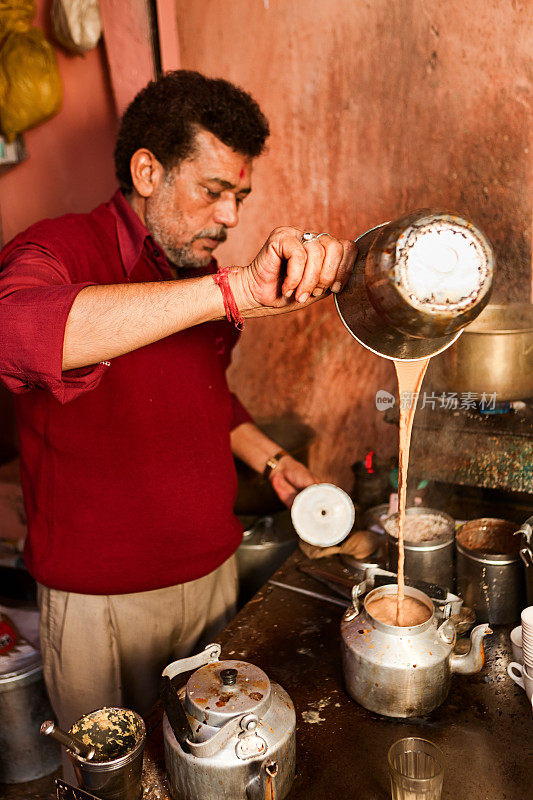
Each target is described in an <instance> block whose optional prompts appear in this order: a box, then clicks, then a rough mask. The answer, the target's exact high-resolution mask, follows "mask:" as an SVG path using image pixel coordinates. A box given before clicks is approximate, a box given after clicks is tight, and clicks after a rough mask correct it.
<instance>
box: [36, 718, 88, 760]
mask: <svg viewBox="0 0 533 800" xmlns="http://www.w3.org/2000/svg"><path fill="white" fill-rule="evenodd" d="M41 734H42V735H43V736H51V737H52V739H55V740H56V742H59V744H62V745H63V747H66V748H67V750H70V751H71V752H72V753H73V754H74V755H75V756H79V757H80V758H84V759H85V760H86V761H90V760H91V759H92V758H94V755H95V752H96V751H95V749H94V747H91V746H90V745H87V744H84V743H83V742H81V741H80V740H79V739H77V738H76V736H72V734H71V733H66V732H65V731H63V730H61V728H59V727H58V726H57V725H56V724H55V722H54V721H53V720H52V719H47V720H46V721H45V722H43V724H42V725H41Z"/></svg>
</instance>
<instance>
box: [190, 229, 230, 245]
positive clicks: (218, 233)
mask: <svg viewBox="0 0 533 800" xmlns="http://www.w3.org/2000/svg"><path fill="white" fill-rule="evenodd" d="M227 238H228V231H227V229H226V228H219V229H217V230H214V229H213V228H211V229H209V228H206V229H205V230H203V231H200V233H197V234H196V236H193V239H192V241H193V242H194V241H195V240H196V239H216V241H217V242H225V241H226V239H227Z"/></svg>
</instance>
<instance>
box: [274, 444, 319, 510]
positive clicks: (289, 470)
mask: <svg viewBox="0 0 533 800" xmlns="http://www.w3.org/2000/svg"><path fill="white" fill-rule="evenodd" d="M269 480H270V483H271V484H272V488H273V489H274V491H275V492H276V494H277V495H278V497H279V499H280V500H281V501H282V503H285V505H286V506H287V507H288V508H290V507H291V506H292V504H293V502H294V498H295V497H296V495H297V494H298V493H299V492H301V490H302V489H305V487H306V486H311V485H312V484H313V483H318V480H317V479H316V478H315V476H314V475H313V473H312V472H311V471H310V470H309V469H308V468H307V467H306V466H305V465H304V464H302V463H301V462H300V461H296V459H295V458H293V457H292V456H290V455H285V456H283V458H281V459H280V460H279V463H278V466H277V467H276V469H275V470H274V471H273V472H272V473H271V475H270V477H269Z"/></svg>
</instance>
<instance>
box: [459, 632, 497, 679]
mask: <svg viewBox="0 0 533 800" xmlns="http://www.w3.org/2000/svg"><path fill="white" fill-rule="evenodd" d="M488 633H492V631H491V629H490V628H489V626H488V625H487V624H486V623H485V624H483V625H476V627H475V628H474V629H473V631H472V633H471V634H470V650H469V651H468V653H465V654H464V655H456V654H455V653H452V655H451V656H450V669H451V671H452V672H458V673H459V674H461V675H473V674H474V673H475V672H479V671H480V670H481V669H482V668H483V665H484V663H485V652H484V649H483V638H484V637H485V636H486V635H487V634H488Z"/></svg>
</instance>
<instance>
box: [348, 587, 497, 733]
mask: <svg viewBox="0 0 533 800" xmlns="http://www.w3.org/2000/svg"><path fill="white" fill-rule="evenodd" d="M397 591H398V589H397V586H396V585H391V584H389V585H387V586H381V587H379V588H378V589H374V590H372V591H371V592H369V593H368V595H367V596H366V598H365V601H364V604H363V607H362V608H361V606H360V605H359V601H358V600H357V599H355V601H354V606H353V607H350V608H348V609H347V611H346V612H345V614H344V616H343V619H342V622H341V636H342V664H343V672H344V680H345V683H346V689H347V691H348V694H349V695H350V696H351V697H352V698H353V699H354V700H355V701H356V702H358V703H359V704H360V705H362V706H363V707H364V708H368V709H369V710H370V711H375V712H377V713H378V714H383V715H384V716H386V717H419V716H424V715H425V714H429V712H430V711H432V710H433V709H434V708H436V707H437V706H439V705H440V704H441V703H442V702H443V701H444V700H445V699H446V697H447V695H448V692H449V690H450V683H451V676H452V673H454V672H459V673H461V674H463V675H471V674H473V673H475V672H479V671H480V670H481V668H482V667H483V664H484V652H483V637H484V636H485V635H486V634H487V633H492V631H491V630H490V628H489V626H488V625H478V626H477V627H475V628H474V629H473V630H472V633H471V637H470V650H469V652H468V653H467V654H465V655H457V654H455V653H454V652H453V651H454V646H455V640H456V631H455V627H454V624H453V622H452V621H451V620H450V619H446V620H444V622H442V623H441V624H440V625H439V624H438V623H437V621H436V618H435V613H434V607H433V603H432V601H431V599H430V598H429V597H428V596H427V595H426V594H424V592H421V591H419V590H418V589H414V588H413V587H410V586H406V587H405V595H406V596H408V597H414V598H415V599H416V600H418V601H419V602H421V603H423V604H424V605H425V606H426V607H427V608H428V610H429V611H430V612H431V616H430V617H429V619H428V620H427V621H426V622H423V623H422V624H421V625H414V626H412V627H398V626H395V625H387V624H385V623H383V622H381V621H380V620H378V619H375V618H374V617H373V616H372V615H371V614H369V612H368V610H367V606H368V604H369V603H370V601H371V600H376V599H378V598H379V597H383V596H385V595H395V596H396V594H397Z"/></svg>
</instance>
